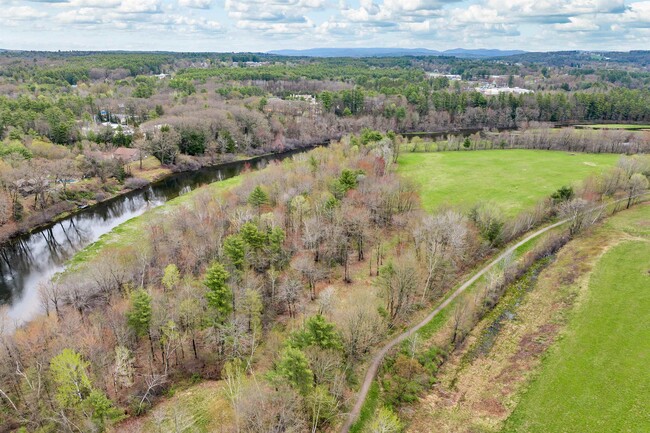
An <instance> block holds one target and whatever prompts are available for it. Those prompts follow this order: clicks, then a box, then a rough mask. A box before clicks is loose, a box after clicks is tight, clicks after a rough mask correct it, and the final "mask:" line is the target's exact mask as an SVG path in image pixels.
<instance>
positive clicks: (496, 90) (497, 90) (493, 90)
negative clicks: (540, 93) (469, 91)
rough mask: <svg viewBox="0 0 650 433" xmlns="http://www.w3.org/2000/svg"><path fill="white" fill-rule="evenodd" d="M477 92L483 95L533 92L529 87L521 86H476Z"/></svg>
mask: <svg viewBox="0 0 650 433" xmlns="http://www.w3.org/2000/svg"><path fill="white" fill-rule="evenodd" d="M475 90H476V91H477V92H480V93H482V94H483V95H485V96H497V95H499V94H501V93H514V94H515V95H525V94H527V93H535V92H533V91H532V90H529V89H522V88H521V87H490V86H482V87H476V88H475Z"/></svg>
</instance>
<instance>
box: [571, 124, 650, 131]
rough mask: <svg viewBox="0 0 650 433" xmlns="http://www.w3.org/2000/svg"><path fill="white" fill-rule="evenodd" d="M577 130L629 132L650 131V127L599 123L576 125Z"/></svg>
mask: <svg viewBox="0 0 650 433" xmlns="http://www.w3.org/2000/svg"><path fill="white" fill-rule="evenodd" d="M576 126H577V127H579V128H589V129H625V130H629V131H639V130H646V129H650V125H630V124H626V123H600V124H595V125H576Z"/></svg>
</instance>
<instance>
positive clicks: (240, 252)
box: [223, 235, 246, 271]
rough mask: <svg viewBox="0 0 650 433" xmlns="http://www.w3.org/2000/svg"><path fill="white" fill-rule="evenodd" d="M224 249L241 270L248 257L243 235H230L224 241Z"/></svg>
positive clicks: (231, 261)
mask: <svg viewBox="0 0 650 433" xmlns="http://www.w3.org/2000/svg"><path fill="white" fill-rule="evenodd" d="M223 251H224V253H225V254H226V256H227V257H228V258H229V259H230V263H231V264H232V265H233V266H234V267H235V269H237V270H240V271H241V270H242V269H243V267H244V259H245V258H246V245H245V244H244V241H243V239H242V237H241V236H239V235H230V236H228V237H227V238H226V239H225V240H224V242H223Z"/></svg>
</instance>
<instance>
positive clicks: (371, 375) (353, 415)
mask: <svg viewBox="0 0 650 433" xmlns="http://www.w3.org/2000/svg"><path fill="white" fill-rule="evenodd" d="M647 194H649V193H647V192H646V193H642V194H639V195H637V196H634V197H633V198H640V197H643V196H646V195H647ZM625 201H627V199H621V200H616V201H614V202H611V203H606V204H604V205H602V206H598V207H596V208H594V209H591V210H590V212H591V211H594V210H596V209H605V208H606V207H607V206H611V205H615V204H618V203H622V202H625ZM637 204H638V203H637ZM571 219H573V218H565V219H563V220H561V221H558V222H556V223H554V224H551V225H549V226H546V227H544V228H542V229H539V230H537V231H535V232H534V233H532V234H530V235H528V236H526V237H525V238H524V239H522V240H521V241H519V242H517V243H516V244H515V245H512V246H511V247H509V248H507V249H506V250H505V251H503V252H502V253H501V254H500V255H499V256H498V257H497V258H496V259H494V260H492V261H491V262H490V263H489V264H488V265H487V266H485V267H483V268H482V269H481V270H480V271H478V272H477V273H476V274H474V276H473V277H472V278H470V279H469V280H467V281H465V282H464V283H463V284H462V285H461V286H460V287H458V288H457V289H456V290H455V291H454V292H453V293H452V294H451V295H450V296H449V297H447V299H445V300H444V301H443V302H442V303H441V304H440V305H438V307H436V309H435V310H433V311H432V312H431V313H429V314H428V315H427V317H425V318H424V319H423V320H422V321H421V322H420V323H418V324H417V325H415V326H413V327H412V328H410V329H408V330H406V331H404V332H403V333H402V334H400V335H398V336H397V337H395V338H393V339H392V340H390V341H389V342H388V343H386V344H385V345H384V347H382V348H381V350H380V351H379V352H378V353H377V354H376V355H375V356H374V357H373V358H372V363H371V364H370V367H369V368H368V372H367V373H366V377H365V378H364V380H363V384H362V385H361V389H360V390H359V394H358V396H357V401H356V402H355V404H354V407H353V408H352V411H351V412H350V414H349V415H348V419H347V420H346V422H345V424H343V427H342V428H341V433H348V432H349V431H350V428H351V427H352V425H353V424H354V422H355V421H356V420H357V418H358V417H359V414H360V413H361V408H362V407H363V403H364V402H365V401H366V397H367V396H368V391H369V390H370V386H371V385H372V381H373V380H374V379H375V376H376V375H377V371H378V370H379V366H380V365H381V362H382V361H383V359H384V357H385V356H386V354H387V353H388V352H389V351H390V350H391V349H392V348H394V347H395V346H397V345H398V344H400V343H401V342H402V341H404V340H406V339H407V338H408V337H410V336H411V335H413V333H415V332H417V331H418V330H419V329H420V328H422V327H423V326H425V325H426V324H427V323H429V322H430V321H431V320H432V319H433V318H434V317H436V316H437V315H438V314H440V312H441V311H442V310H444V309H445V308H446V307H447V306H448V305H449V304H451V303H452V302H453V301H454V299H456V298H457V297H458V296H459V295H461V294H462V293H463V292H464V291H465V290H467V289H468V288H469V287H470V286H471V285H472V284H474V283H475V282H476V280H478V279H479V278H481V277H482V276H483V275H484V274H485V273H486V272H488V271H489V270H490V269H492V268H493V267H494V266H495V265H496V264H497V263H499V262H500V261H501V260H503V259H504V258H505V257H506V256H507V255H509V254H512V253H513V252H514V251H515V250H516V249H517V248H519V247H521V246H522V245H524V244H526V243H528V242H529V241H531V240H532V239H535V238H537V237H539V236H541V235H543V234H544V233H546V232H548V231H549V230H552V229H554V228H556V227H559V226H561V225H563V224H565V223H567V222H568V221H570V220H571Z"/></svg>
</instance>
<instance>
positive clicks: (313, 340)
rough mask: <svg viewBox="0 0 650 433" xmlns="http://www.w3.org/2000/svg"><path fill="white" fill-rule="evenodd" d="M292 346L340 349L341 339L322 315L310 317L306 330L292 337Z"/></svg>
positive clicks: (332, 325)
mask: <svg viewBox="0 0 650 433" xmlns="http://www.w3.org/2000/svg"><path fill="white" fill-rule="evenodd" d="M291 345H292V346H294V347H296V348H300V349H303V348H305V347H309V346H318V347H320V348H321V349H340V348H341V347H342V346H341V337H340V335H339V333H338V332H337V331H336V329H335V328H334V324H333V323H331V322H328V321H327V319H325V317H323V316H322V315H321V314H317V315H315V316H312V317H310V318H309V319H308V320H307V322H306V323H305V328H304V329H303V330H301V331H298V332H295V333H294V334H293V335H292V336H291Z"/></svg>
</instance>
